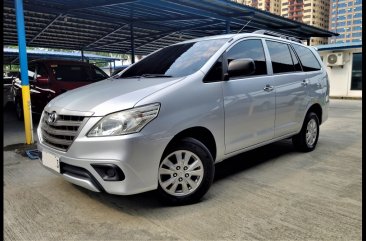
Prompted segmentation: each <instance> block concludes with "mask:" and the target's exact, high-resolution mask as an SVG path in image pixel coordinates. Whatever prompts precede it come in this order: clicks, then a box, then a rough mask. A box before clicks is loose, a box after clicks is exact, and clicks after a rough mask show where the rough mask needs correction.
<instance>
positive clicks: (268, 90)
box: [263, 84, 273, 92]
mask: <svg viewBox="0 0 366 241" xmlns="http://www.w3.org/2000/svg"><path fill="white" fill-rule="evenodd" d="M263 90H264V91H267V92H271V91H272V90H273V86H270V85H268V84H267V85H266V86H265V87H264V88H263Z"/></svg>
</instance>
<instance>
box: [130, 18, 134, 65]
mask: <svg viewBox="0 0 366 241" xmlns="http://www.w3.org/2000/svg"><path fill="white" fill-rule="evenodd" d="M130 33H131V63H132V64H134V63H135V39H134V36H133V25H132V23H131V24H130Z"/></svg>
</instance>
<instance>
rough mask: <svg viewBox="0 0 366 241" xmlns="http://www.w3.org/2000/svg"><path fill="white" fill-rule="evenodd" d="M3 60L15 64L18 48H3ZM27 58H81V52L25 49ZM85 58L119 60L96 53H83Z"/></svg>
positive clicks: (108, 60) (107, 60) (5, 62)
mask: <svg viewBox="0 0 366 241" xmlns="http://www.w3.org/2000/svg"><path fill="white" fill-rule="evenodd" d="M3 51H4V52H3V62H4V64H9V63H12V64H16V63H18V55H19V51H18V49H13V48H4V49H3ZM27 57H28V60H29V61H31V60H34V59H45V58H47V59H69V60H81V53H80V52H79V53H70V52H60V51H46V50H27ZM84 58H85V59H86V60H100V61H102V62H104V61H105V62H112V61H114V60H120V59H119V58H113V57H108V56H102V55H96V54H84Z"/></svg>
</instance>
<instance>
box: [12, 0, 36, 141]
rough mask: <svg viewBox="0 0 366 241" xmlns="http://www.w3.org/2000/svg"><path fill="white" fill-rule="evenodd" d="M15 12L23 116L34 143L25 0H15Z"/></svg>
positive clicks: (27, 139)
mask: <svg viewBox="0 0 366 241" xmlns="http://www.w3.org/2000/svg"><path fill="white" fill-rule="evenodd" d="M15 14H16V21H17V32H18V47H19V62H20V74H21V77H22V99H23V116H24V129H25V142H26V144H32V143H33V125H32V110H31V99H30V91H29V79H28V62H27V46H26V43H25V28H24V12H23V1H22V0H15Z"/></svg>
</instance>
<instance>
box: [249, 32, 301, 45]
mask: <svg viewBox="0 0 366 241" xmlns="http://www.w3.org/2000/svg"><path fill="white" fill-rule="evenodd" d="M253 33H255V34H263V35H270V36H275V37H280V38H284V39H287V40H291V41H294V42H298V43H302V41H301V40H300V39H298V38H295V37H290V36H287V35H284V34H281V33H277V32H273V31H268V30H264V29H261V30H257V31H254V32H253Z"/></svg>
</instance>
